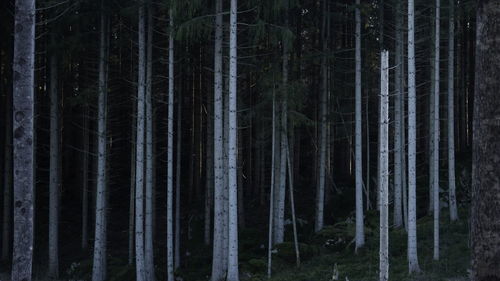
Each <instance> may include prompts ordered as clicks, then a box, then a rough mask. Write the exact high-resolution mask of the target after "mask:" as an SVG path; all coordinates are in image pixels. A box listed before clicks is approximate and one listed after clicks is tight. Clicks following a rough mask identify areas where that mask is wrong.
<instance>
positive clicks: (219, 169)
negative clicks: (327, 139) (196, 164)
mask: <svg viewBox="0 0 500 281" xmlns="http://www.w3.org/2000/svg"><path fill="white" fill-rule="evenodd" d="M215 4H216V5H215V13H216V16H215V45H214V234H213V253H212V255H213V258H212V277H211V280H212V281H221V280H222V279H223V278H224V274H225V273H224V271H223V268H224V265H223V256H224V253H223V252H222V249H223V243H224V239H223V236H224V233H223V230H224V217H225V213H224V197H225V196H224V153H223V147H224V138H223V118H224V117H223V94H222V83H223V81H222V0H216V2H215Z"/></svg>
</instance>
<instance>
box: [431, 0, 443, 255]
mask: <svg viewBox="0 0 500 281" xmlns="http://www.w3.org/2000/svg"><path fill="white" fill-rule="evenodd" d="M440 9H441V0H436V22H435V27H436V31H435V33H436V38H435V40H436V41H435V46H434V48H435V51H434V59H435V60H434V75H435V76H434V80H435V82H434V83H435V84H434V155H433V156H434V158H433V162H434V165H433V168H434V178H433V180H434V184H433V191H434V255H433V257H434V260H439V211H440V208H439V201H440V200H439V134H440V130H439V122H440V121H439V95H440V92H439V72H440V69H439V42H440V30H439V29H440V27H439V26H440Z"/></svg>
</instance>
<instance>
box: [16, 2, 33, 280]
mask: <svg viewBox="0 0 500 281" xmlns="http://www.w3.org/2000/svg"><path fill="white" fill-rule="evenodd" d="M15 11H16V13H15V16H14V19H15V23H14V25H15V26H16V29H15V32H14V59H13V65H12V66H13V73H15V75H14V79H13V89H14V90H13V97H14V100H13V117H14V120H13V128H12V129H13V135H14V138H13V148H14V150H13V151H14V154H13V155H14V159H13V163H14V222H15V223H14V243H13V250H14V254H13V257H12V281H21V280H22V281H29V280H31V272H32V260H33V227H34V225H33V207H34V199H35V197H34V186H35V182H34V165H33V164H34V160H35V159H34V147H35V145H34V144H35V141H34V139H33V137H34V124H33V120H34V116H33V111H34V103H35V100H34V89H35V85H34V76H35V75H34V68H35V1H34V0H17V1H16V3H15Z"/></svg>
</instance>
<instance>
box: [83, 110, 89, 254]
mask: <svg viewBox="0 0 500 281" xmlns="http://www.w3.org/2000/svg"><path fill="white" fill-rule="evenodd" d="M89 130H90V128H89V106H88V104H87V102H86V103H85V105H84V108H83V132H82V134H83V151H82V249H83V250H86V249H87V248H88V245H89V149H90V145H89Z"/></svg>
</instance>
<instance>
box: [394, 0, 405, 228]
mask: <svg viewBox="0 0 500 281" xmlns="http://www.w3.org/2000/svg"><path fill="white" fill-rule="evenodd" d="M401 6H402V5H401V1H397V3H396V9H395V11H394V13H395V17H396V42H395V43H396V50H395V51H396V52H395V63H396V66H395V68H396V73H395V77H394V80H395V83H394V85H395V90H396V93H395V94H394V227H395V228H399V227H401V226H402V225H403V214H402V206H401V203H402V198H401V197H402V187H401V186H402V181H401V172H402V167H401V162H402V159H401V158H402V157H403V155H402V154H401V146H402V145H403V144H402V142H401V139H402V138H401V131H402V129H403V128H402V126H401V124H402V122H401V119H402V117H403V115H402V114H401V107H402V106H403V99H402V97H403V85H402V71H401V68H402V60H403V51H402V49H403V48H402V47H403V31H402V29H401V25H402V24H401V20H402V17H401V14H402V11H401Z"/></svg>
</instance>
